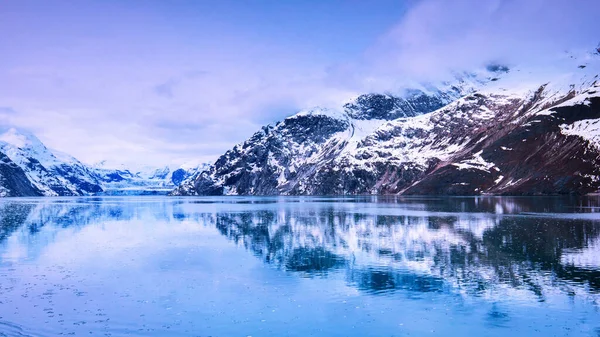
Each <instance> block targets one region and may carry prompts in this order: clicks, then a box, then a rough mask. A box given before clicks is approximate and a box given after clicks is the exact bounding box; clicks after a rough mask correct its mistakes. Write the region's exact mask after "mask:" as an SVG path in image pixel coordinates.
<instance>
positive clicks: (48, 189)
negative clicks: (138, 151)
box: [0, 128, 102, 196]
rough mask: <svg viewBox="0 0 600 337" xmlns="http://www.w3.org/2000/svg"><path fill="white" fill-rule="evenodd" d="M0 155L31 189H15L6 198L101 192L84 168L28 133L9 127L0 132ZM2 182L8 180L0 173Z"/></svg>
mask: <svg viewBox="0 0 600 337" xmlns="http://www.w3.org/2000/svg"><path fill="white" fill-rule="evenodd" d="M0 152H2V153H4V154H5V155H6V157H7V158H8V159H10V161H12V162H13V163H14V164H16V165H17V166H18V167H19V168H20V169H21V170H22V171H23V173H24V174H25V176H26V178H27V180H28V181H29V182H30V184H31V185H33V187H34V188H33V189H30V188H23V186H22V187H20V188H16V187H15V188H16V189H15V190H12V192H11V193H8V195H39V194H42V195H45V196H70V195H89V194H94V193H98V192H101V191H102V188H101V187H100V185H99V182H98V181H97V180H96V178H95V177H94V175H93V174H92V172H90V170H89V169H88V168H87V166H85V165H84V164H82V163H81V162H79V161H78V160H77V159H75V158H73V157H71V156H69V155H67V154H64V153H61V152H58V151H53V150H50V149H48V148H47V147H46V146H45V145H44V144H43V143H42V142H41V141H40V140H39V139H38V138H37V137H36V136H34V135H33V134H31V133H29V132H25V131H22V130H17V129H15V128H9V129H8V130H5V131H4V132H2V133H0ZM19 176H20V175H19ZM3 179H12V178H11V177H8V176H7V175H4V174H3ZM25 185H26V184H25Z"/></svg>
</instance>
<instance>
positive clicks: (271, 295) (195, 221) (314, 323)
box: [0, 197, 600, 337]
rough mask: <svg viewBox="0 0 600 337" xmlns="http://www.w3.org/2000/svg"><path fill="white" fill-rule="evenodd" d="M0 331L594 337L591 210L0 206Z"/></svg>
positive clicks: (208, 202)
mask: <svg viewBox="0 0 600 337" xmlns="http://www.w3.org/2000/svg"><path fill="white" fill-rule="evenodd" d="M5 335H6V336H58V335H75V336H511V337H512V336H594V337H598V336H600V199H598V198H491V197H485V198H482V197H480V198H433V197H431V198H424V197H421V198H417V197H415V198H400V197H398V198H394V197H379V198H377V197H361V198H311V197H303V198H300V197H269V198H264V197H214V198H212V197H206V198H169V197H103V198H64V199H54V198H34V199H2V200H0V336H5Z"/></svg>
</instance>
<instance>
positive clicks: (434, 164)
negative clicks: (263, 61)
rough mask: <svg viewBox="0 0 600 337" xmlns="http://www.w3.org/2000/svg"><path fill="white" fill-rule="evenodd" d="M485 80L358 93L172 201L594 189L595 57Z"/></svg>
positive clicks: (311, 114) (599, 105)
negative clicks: (201, 197) (208, 197)
mask: <svg viewBox="0 0 600 337" xmlns="http://www.w3.org/2000/svg"><path fill="white" fill-rule="evenodd" d="M490 70H491V71H492V72H494V73H495V74H494V75H493V76H490V77H491V81H489V82H486V83H484V82H485V81H472V80H471V81H470V82H468V85H465V81H464V80H463V79H460V80H459V83H460V84H461V85H446V86H445V87H444V88H445V89H444V90H429V91H427V92H425V91H407V92H406V93H405V95H404V96H402V97H396V96H392V95H378V94H369V95H363V96H360V97H358V98H357V99H356V100H355V101H354V102H351V103H349V104H346V105H345V106H344V107H343V108H342V109H340V110H339V111H328V110H322V109H314V110H310V111H306V112H301V113H299V114H297V115H294V116H292V117H289V118H287V119H285V120H284V121H282V122H280V123H277V124H276V125H268V126H265V127H263V128H262V130H260V131H259V132H257V133H256V134H254V136H252V137H251V138H250V139H248V140H247V141H245V142H244V143H242V144H239V145H236V146H235V147H234V148H233V149H232V150H230V151H228V152H227V153H225V154H224V155H223V156H221V157H220V158H219V159H218V160H217V161H216V162H215V164H214V165H213V166H212V167H211V168H210V169H208V170H205V171H204V172H198V173H197V174H196V175H194V176H193V177H191V178H190V179H188V180H187V181H185V182H184V183H182V185H181V186H180V187H179V188H178V189H177V190H175V191H174V192H173V194H174V195H206V194H263V195H264V194H318V195H323V194H386V193H392V194H393V193H406V194H482V193H494V194H553V193H588V192H595V191H597V190H598V189H599V188H600V170H599V169H598V167H597V165H596V164H597V162H598V159H599V158H600V149H599V147H598V140H599V139H600V132H599V131H600V127H598V125H600V119H599V118H600V88H599V82H600V81H599V79H598V75H599V74H600V55H598V54H591V53H590V54H585V55H584V56H582V57H575V56H573V55H565V57H562V58H561V59H560V60H557V61H556V62H554V63H552V64H551V65H550V66H549V65H542V66H540V67H538V68H537V69H536V68H527V69H518V68H515V69H511V70H509V69H508V68H505V67H500V66H499V67H490ZM475 91H476V92H475ZM413 93H417V94H416V95H415V94H413ZM411 94H412V95H411ZM448 103H449V104H448ZM434 110H435V111H434Z"/></svg>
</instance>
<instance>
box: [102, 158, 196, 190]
mask: <svg viewBox="0 0 600 337" xmlns="http://www.w3.org/2000/svg"><path fill="white" fill-rule="evenodd" d="M206 166H207V164H196V163H193V164H184V165H181V166H164V167H158V168H157V167H148V166H147V167H141V168H136V169H134V168H127V167H126V166H124V165H115V164H112V165H111V164H110V163H107V162H106V161H103V162H100V163H97V164H95V165H93V166H92V167H91V168H90V169H91V171H92V172H93V174H94V176H95V177H96V178H97V179H98V181H100V183H101V185H102V187H103V189H104V192H102V194H108V195H140V194H167V193H168V192H169V191H171V190H173V189H174V188H176V187H177V186H179V184H181V182H183V181H184V180H185V179H187V178H189V177H190V176H191V175H192V174H194V173H195V172H196V171H198V170H201V169H203V168H204V167H206Z"/></svg>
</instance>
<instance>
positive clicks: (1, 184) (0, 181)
mask: <svg viewBox="0 0 600 337" xmlns="http://www.w3.org/2000/svg"><path fill="white" fill-rule="evenodd" d="M41 195H42V192H41V191H39V190H38V189H37V188H36V187H35V186H33V185H32V184H31V182H30V181H29V180H28V179H27V176H26V175H25V172H23V170H22V169H21V168H20V167H19V166H18V165H17V164H15V163H14V162H13V161H12V160H10V158H8V157H7V156H6V155H5V154H4V153H2V152H0V196H2V197H29V196H41Z"/></svg>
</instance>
